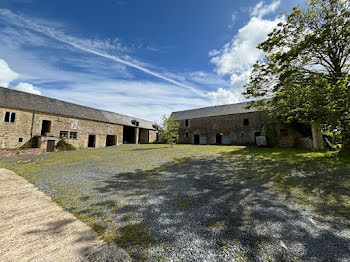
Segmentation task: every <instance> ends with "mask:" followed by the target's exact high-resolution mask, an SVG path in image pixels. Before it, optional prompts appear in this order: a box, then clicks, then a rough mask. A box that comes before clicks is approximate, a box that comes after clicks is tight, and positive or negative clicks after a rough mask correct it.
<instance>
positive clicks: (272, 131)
mask: <svg viewBox="0 0 350 262" xmlns="http://www.w3.org/2000/svg"><path fill="white" fill-rule="evenodd" d="M264 131H265V135H266V139H267V144H268V145H271V146H276V145H277V144H278V138H277V123H275V122H272V121H268V122H266V123H265V125H264Z"/></svg>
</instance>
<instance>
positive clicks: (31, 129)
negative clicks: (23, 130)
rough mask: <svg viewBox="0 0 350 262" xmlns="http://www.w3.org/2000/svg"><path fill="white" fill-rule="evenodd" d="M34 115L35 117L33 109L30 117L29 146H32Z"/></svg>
mask: <svg viewBox="0 0 350 262" xmlns="http://www.w3.org/2000/svg"><path fill="white" fill-rule="evenodd" d="M34 117H35V111H33V117H32V126H31V128H30V147H33V128H34Z"/></svg>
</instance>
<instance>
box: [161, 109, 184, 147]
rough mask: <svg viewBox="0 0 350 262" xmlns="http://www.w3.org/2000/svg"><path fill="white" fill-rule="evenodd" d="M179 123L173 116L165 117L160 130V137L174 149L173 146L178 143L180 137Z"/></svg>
mask: <svg viewBox="0 0 350 262" xmlns="http://www.w3.org/2000/svg"><path fill="white" fill-rule="evenodd" d="M178 130H179V122H177V121H175V120H174V118H173V117H172V116H169V117H168V116H166V115H163V117H162V126H161V129H160V135H161V137H162V139H163V140H164V142H165V143H167V144H170V145H171V147H173V144H175V143H176V141H177V139H178V137H179V133H178Z"/></svg>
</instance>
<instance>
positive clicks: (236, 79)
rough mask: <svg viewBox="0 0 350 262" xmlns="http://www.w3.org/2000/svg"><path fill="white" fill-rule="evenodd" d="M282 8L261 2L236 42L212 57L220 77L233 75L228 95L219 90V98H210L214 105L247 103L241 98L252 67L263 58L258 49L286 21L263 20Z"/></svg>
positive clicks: (274, 4) (238, 34) (233, 41)
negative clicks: (278, 25)
mask: <svg viewBox="0 0 350 262" xmlns="http://www.w3.org/2000/svg"><path fill="white" fill-rule="evenodd" d="M279 4H280V2H279V1H275V2H272V3H271V4H270V5H264V3H263V2H259V3H258V4H257V5H256V6H255V7H254V9H253V11H252V12H251V17H250V20H249V22H248V23H247V24H246V25H245V26H243V27H242V28H240V29H239V30H238V33H237V34H236V35H235V36H234V37H233V39H232V40H231V41H230V42H229V43H227V44H225V45H224V46H223V48H221V49H220V50H213V51H211V52H210V53H209V55H210V56H212V59H211V62H212V63H214V64H215V66H216V72H217V73H218V74H219V75H230V82H231V85H230V89H229V90H226V91H227V92H223V90H221V89H219V90H218V91H217V94H214V93H210V95H209V97H211V98H212V101H213V102H214V103H215V104H223V103H227V102H229V103H234V102H239V101H243V100H244V99H245V98H244V97H243V96H242V95H241V93H242V91H243V85H244V84H245V83H246V82H247V81H248V79H249V75H250V72H251V68H252V65H253V64H254V63H255V62H256V61H258V60H259V59H261V58H262V56H263V55H264V53H263V51H261V50H258V49H257V48H256V46H257V45H258V43H260V42H262V41H264V40H265V39H266V38H267V35H268V34H269V33H270V32H271V31H272V30H273V29H274V28H275V27H276V26H277V24H278V23H279V22H282V21H284V18H283V17H279V16H278V17H276V18H275V19H273V20H269V19H264V18H263V16H265V15H267V14H269V13H272V12H274V11H276V9H277V7H278V6H279ZM229 93H230V94H229ZM231 94H232V95H231Z"/></svg>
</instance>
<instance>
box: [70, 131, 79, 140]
mask: <svg viewBox="0 0 350 262" xmlns="http://www.w3.org/2000/svg"><path fill="white" fill-rule="evenodd" d="M72 134H75V137H73V138H72ZM69 139H70V140H78V132H75V131H74V132H69Z"/></svg>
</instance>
